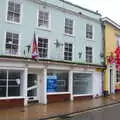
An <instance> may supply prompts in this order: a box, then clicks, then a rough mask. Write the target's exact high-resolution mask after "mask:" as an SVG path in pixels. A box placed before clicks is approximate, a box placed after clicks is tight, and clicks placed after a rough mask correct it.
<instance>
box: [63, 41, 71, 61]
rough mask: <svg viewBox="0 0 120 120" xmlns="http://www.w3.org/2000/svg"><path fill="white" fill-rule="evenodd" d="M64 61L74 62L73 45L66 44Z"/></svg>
mask: <svg viewBox="0 0 120 120" xmlns="http://www.w3.org/2000/svg"><path fill="white" fill-rule="evenodd" d="M64 60H70V61H71V60H72V44H68V43H65V48H64Z"/></svg>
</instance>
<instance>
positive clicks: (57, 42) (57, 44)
mask: <svg viewBox="0 0 120 120" xmlns="http://www.w3.org/2000/svg"><path fill="white" fill-rule="evenodd" d="M54 44H55V45H56V48H57V47H60V46H61V45H63V44H62V43H60V42H59V41H58V39H56V42H55V43H54Z"/></svg>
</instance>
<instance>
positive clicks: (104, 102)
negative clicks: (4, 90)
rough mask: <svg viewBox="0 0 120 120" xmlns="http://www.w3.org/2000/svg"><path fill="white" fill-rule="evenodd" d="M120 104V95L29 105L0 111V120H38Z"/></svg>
mask: <svg viewBox="0 0 120 120" xmlns="http://www.w3.org/2000/svg"><path fill="white" fill-rule="evenodd" d="M117 103H120V94H116V95H111V96H108V97H99V98H93V99H89V100H77V101H73V102H70V101H66V102H61V103H50V104H47V105H43V104H30V105H29V106H27V107H19V108H11V109H10V108H9V109H0V120H40V119H43V118H52V119H53V117H55V116H64V115H66V114H67V115H68V114H71V113H72V114H73V113H79V112H84V111H88V110H92V109H96V108H101V107H103V106H108V105H111V104H117Z"/></svg>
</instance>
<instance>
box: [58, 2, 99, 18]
mask: <svg viewBox="0 0 120 120" xmlns="http://www.w3.org/2000/svg"><path fill="white" fill-rule="evenodd" d="M59 1H62V2H64V3H66V4H69V5H72V6H74V7H77V8H80V9H83V10H86V11H88V12H91V13H94V14H96V15H100V16H101V14H100V13H98V11H97V12H95V11H92V10H89V9H87V8H84V7H81V6H79V5H76V4H73V3H71V2H68V1H66V0H59Z"/></svg>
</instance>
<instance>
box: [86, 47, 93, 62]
mask: <svg viewBox="0 0 120 120" xmlns="http://www.w3.org/2000/svg"><path fill="white" fill-rule="evenodd" d="M87 47H88V48H92V62H88V61H87V59H86V56H87V54H86V48H87ZM85 62H86V63H93V47H91V46H86V47H85Z"/></svg>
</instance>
